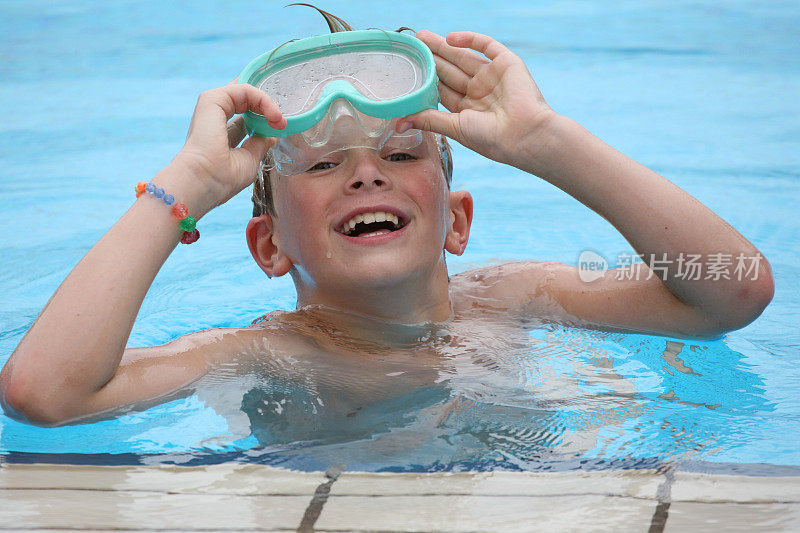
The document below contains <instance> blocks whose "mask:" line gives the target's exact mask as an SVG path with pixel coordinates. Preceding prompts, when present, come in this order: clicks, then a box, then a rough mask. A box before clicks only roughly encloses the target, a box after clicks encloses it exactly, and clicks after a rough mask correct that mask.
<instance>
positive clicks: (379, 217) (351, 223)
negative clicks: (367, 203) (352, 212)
mask: <svg viewBox="0 0 800 533" xmlns="http://www.w3.org/2000/svg"><path fill="white" fill-rule="evenodd" d="M384 221H389V222H391V223H392V224H394V226H395V227H397V226H398V225H399V224H400V220H399V219H398V218H397V215H394V214H392V213H386V212H385V211H376V212H374V213H360V214H358V215H356V216H354V217H353V218H351V219H350V220H348V221H347V222H345V223H344V225H343V226H342V233H350V232H351V231H353V228H355V227H356V224H358V223H359V222H363V223H364V224H372V223H373V222H384Z"/></svg>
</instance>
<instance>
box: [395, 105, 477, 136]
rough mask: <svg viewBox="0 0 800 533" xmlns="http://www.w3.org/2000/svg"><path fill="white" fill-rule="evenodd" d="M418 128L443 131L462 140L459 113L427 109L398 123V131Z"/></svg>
mask: <svg viewBox="0 0 800 533" xmlns="http://www.w3.org/2000/svg"><path fill="white" fill-rule="evenodd" d="M410 128H416V129H418V130H425V131H432V132H434V133H441V134H443V135H446V136H447V137H450V138H451V139H455V140H456V141H459V142H461V135H460V134H459V131H460V128H459V126H458V113H446V112H444V111H439V110H438V109H426V110H425V111H420V112H419V113H415V114H413V115H409V116H407V117H405V118H403V119H401V120H400V121H399V122H398V124H397V132H398V133H403V132H404V131H406V130H408V129H410Z"/></svg>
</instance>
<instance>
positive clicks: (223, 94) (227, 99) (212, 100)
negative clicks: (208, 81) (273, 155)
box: [197, 83, 286, 129]
mask: <svg viewBox="0 0 800 533" xmlns="http://www.w3.org/2000/svg"><path fill="white" fill-rule="evenodd" d="M213 107H217V108H219V109H221V110H222V111H223V112H224V113H225V120H226V122H227V121H228V120H230V119H231V118H232V117H233V115H235V114H237V113H244V112H245V111H252V112H254V113H259V114H261V115H263V116H264V117H266V119H267V121H268V122H269V123H270V126H272V127H279V126H276V125H280V124H284V127H285V120H286V119H284V118H283V114H282V113H281V110H280V109H279V108H278V105H277V104H276V103H275V102H274V101H273V100H272V98H270V97H269V95H267V93H265V92H263V91H259V90H258V89H256V88H255V87H253V86H252V85H250V84H247V83H237V84H229V85H225V86H223V87H219V88H217V89H212V90H210V91H206V92H204V93H202V94H201V95H200V98H198V100H197V111H198V112H202V111H211V110H212V108H213ZM279 129H280V127H279Z"/></svg>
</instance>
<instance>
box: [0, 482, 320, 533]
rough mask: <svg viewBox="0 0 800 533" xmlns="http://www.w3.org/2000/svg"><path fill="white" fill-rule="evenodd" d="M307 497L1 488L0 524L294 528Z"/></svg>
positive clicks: (100, 527)
mask: <svg viewBox="0 0 800 533" xmlns="http://www.w3.org/2000/svg"><path fill="white" fill-rule="evenodd" d="M309 501H310V499H309V497H308V496H241V495H230V494H223V495H217V494H164V493H157V492H154V493H147V492H126V491H96V490H52V489H51V490H4V491H2V496H0V524H3V527H6V528H20V529H22V528H25V529H33V528H47V529H53V528H64V529H70V528H74V529H92V528H94V529H179V530H187V529H188V530H191V529H205V530H222V529H245V530H246V529H251V528H261V529H266V528H270V529H276V530H281V529H289V530H294V529H296V528H297V526H298V525H299V524H300V521H301V520H302V517H303V513H304V512H305V509H306V507H307V505H308V503H309Z"/></svg>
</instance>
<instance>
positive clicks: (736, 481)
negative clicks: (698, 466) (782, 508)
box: [671, 472, 800, 503]
mask: <svg viewBox="0 0 800 533" xmlns="http://www.w3.org/2000/svg"><path fill="white" fill-rule="evenodd" d="M671 492H672V501H674V502H675V501H694V502H740V503H800V478H798V477H777V476H776V477H755V476H719V475H707V474H694V473H689V472H676V473H675V481H674V483H673V484H672V490H671Z"/></svg>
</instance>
